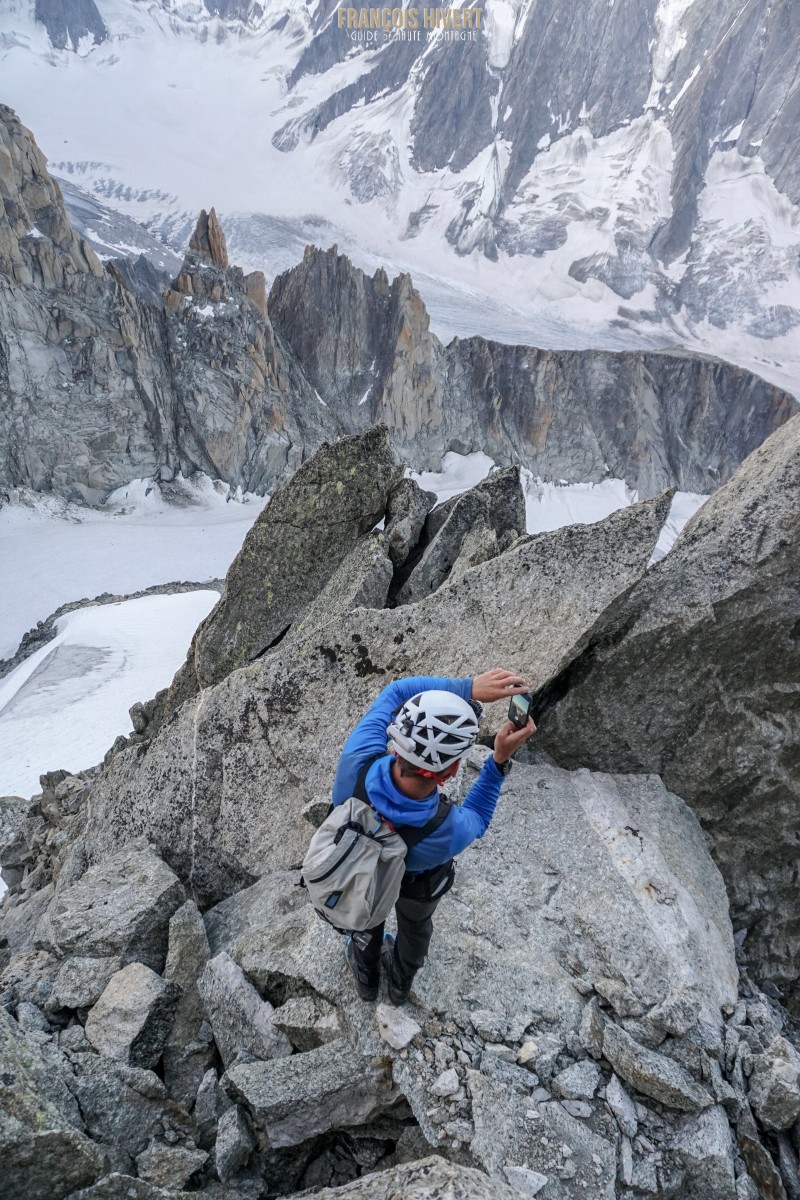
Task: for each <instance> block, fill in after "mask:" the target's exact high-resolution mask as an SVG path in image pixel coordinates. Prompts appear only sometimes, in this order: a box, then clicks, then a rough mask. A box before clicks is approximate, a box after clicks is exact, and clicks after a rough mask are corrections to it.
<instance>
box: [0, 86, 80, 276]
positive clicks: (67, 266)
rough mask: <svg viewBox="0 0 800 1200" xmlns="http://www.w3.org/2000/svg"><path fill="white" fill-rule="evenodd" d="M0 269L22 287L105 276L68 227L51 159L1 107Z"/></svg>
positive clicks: (11, 112)
mask: <svg viewBox="0 0 800 1200" xmlns="http://www.w3.org/2000/svg"><path fill="white" fill-rule="evenodd" d="M0 205H2V207H1V208H0V271H2V272H3V273H4V274H7V275H10V276H11V277H12V278H13V279H14V280H15V281H16V282H17V283H18V284H20V285H22V286H24V287H40V286H58V287H64V288H65V289H70V288H72V287H73V285H74V283H75V275H76V273H78V274H82V273H84V272H87V271H88V272H90V273H91V274H93V275H102V274H103V267H102V264H101V263H100V260H99V259H98V258H97V256H96V254H95V253H94V251H93V250H92V249H91V248H90V247H89V246H88V245H87V243H86V242H85V241H84V239H83V238H81V237H79V235H78V234H77V233H76V232H75V230H74V229H73V228H72V226H71V225H70V223H69V220H68V218H67V214H66V210H65V208H64V199H63V196H62V194H61V188H60V187H59V185H58V182H57V181H56V180H55V179H53V177H52V176H51V175H50V173H49V171H48V170H47V159H46V158H45V156H44V154H42V152H41V150H40V149H39V147H38V146H37V145H36V142H35V141H34V139H33V135H32V134H31V133H30V131H29V130H28V129H26V128H25V126H24V125H23V124H22V122H21V121H20V119H19V117H18V116H17V114H16V113H15V112H14V110H13V109H11V108H8V107H7V106H6V105H5V104H0Z"/></svg>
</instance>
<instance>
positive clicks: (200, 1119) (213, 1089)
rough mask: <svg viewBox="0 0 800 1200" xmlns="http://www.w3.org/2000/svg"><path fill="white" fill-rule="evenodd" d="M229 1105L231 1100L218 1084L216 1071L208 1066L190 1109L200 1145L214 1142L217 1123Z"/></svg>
mask: <svg viewBox="0 0 800 1200" xmlns="http://www.w3.org/2000/svg"><path fill="white" fill-rule="evenodd" d="M231 1107H232V1101H231V1100H229V1099H228V1097H227V1095H226V1093H225V1092H224V1091H223V1090H222V1088H221V1087H220V1086H219V1080H218V1079H217V1072H216V1071H215V1070H214V1068H213V1067H209V1069H208V1070H207V1071H206V1073H205V1075H204V1076H203V1078H202V1080H201V1082H200V1087H199V1088H198V1089H197V1099H196V1100H195V1104H194V1109H193V1110H192V1116H193V1117H194V1119H195V1121H196V1122H197V1128H198V1131H199V1134H200V1144H201V1145H202V1146H211V1145H213V1144H214V1139H215V1138H216V1136H217V1124H218V1122H219V1121H220V1119H221V1118H222V1117H223V1116H224V1114H225V1113H226V1112H227V1111H228V1109H229V1108H231Z"/></svg>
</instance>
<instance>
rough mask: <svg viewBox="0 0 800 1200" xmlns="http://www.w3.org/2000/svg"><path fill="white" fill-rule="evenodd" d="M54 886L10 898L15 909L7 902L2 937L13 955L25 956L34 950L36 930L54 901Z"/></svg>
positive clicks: (1, 918) (0, 919)
mask: <svg viewBox="0 0 800 1200" xmlns="http://www.w3.org/2000/svg"><path fill="white" fill-rule="evenodd" d="M53 892H54V888H53V885H52V884H51V883H50V884H46V885H45V886H44V887H43V888H39V889H38V890H36V891H32V892H25V893H23V894H22V895H20V896H19V897H16V896H15V897H10V898H9V900H13V901H15V903H14V904H13V907H12V906H11V904H10V903H9V901H7V902H6V907H5V909H4V911H3V912H2V914H0V935H2V938H3V940H4V941H5V942H6V943H7V945H8V948H9V950H10V951H11V953H12V954H25V953H27V952H28V951H29V950H32V949H33V947H34V945H35V942H36V930H37V928H38V925H39V922H40V920H41V919H42V916H43V915H44V913H46V912H47V909H48V907H49V905H50V903H51V901H52V899H53Z"/></svg>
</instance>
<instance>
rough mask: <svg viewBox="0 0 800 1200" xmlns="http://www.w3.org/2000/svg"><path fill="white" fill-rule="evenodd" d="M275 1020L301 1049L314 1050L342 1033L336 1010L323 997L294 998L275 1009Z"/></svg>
mask: <svg viewBox="0 0 800 1200" xmlns="http://www.w3.org/2000/svg"><path fill="white" fill-rule="evenodd" d="M272 1023H273V1025H274V1026H275V1028H276V1029H280V1030H281V1032H282V1033H285V1034H286V1036H287V1037H288V1039H289V1041H290V1042H291V1043H292V1045H293V1046H294V1048H295V1050H301V1051H303V1050H314V1049H315V1047H317V1046H323V1045H324V1044H325V1042H332V1041H334V1040H335V1039H336V1038H337V1037H340V1036H341V1034H342V1026H341V1022H340V1020H339V1014H338V1012H337V1010H336V1009H335V1008H334V1007H333V1005H332V1004H328V1002H327V1001H326V1000H323V999H322V997H320V996H294V997H292V999H290V1000H287V1001H286V1003H285V1004H282V1005H281V1006H280V1008H276V1009H275V1011H274V1013H273V1014H272Z"/></svg>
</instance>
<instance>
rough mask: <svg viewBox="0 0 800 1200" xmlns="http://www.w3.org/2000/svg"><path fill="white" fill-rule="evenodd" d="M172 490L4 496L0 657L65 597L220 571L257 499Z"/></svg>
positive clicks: (139, 487)
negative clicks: (96, 504)
mask: <svg viewBox="0 0 800 1200" xmlns="http://www.w3.org/2000/svg"><path fill="white" fill-rule="evenodd" d="M172 494H173V495H175V494H177V495H178V496H179V497H180V500H181V503H179V504H178V503H175V502H169V501H168V500H166V499H165V498H164V496H163V495H162V492H161V490H160V489H159V487H158V486H157V485H156V484H153V483H152V482H149V481H144V480H136V481H135V482H133V483H131V484H130V485H129V486H128V487H126V488H120V489H119V490H118V491H116V492H114V493H112V495H111V496H110V497H109V498H108V500H107V502H106V504H105V506H104V508H103V509H100V510H97V509H88V508H81V507H78V506H77V505H74V504H68V503H66V502H65V501H63V500H59V499H57V498H55V497H49V496H43V495H39V494H37V493H33V492H22V491H19V492H15V493H13V495H14V497H15V498H14V499H12V502H11V503H9V504H6V505H3V507H1V508H0V560H2V562H3V564H4V566H5V571H6V577H7V578H8V579H10V580H13V587H6V588H4V589H3V592H2V595H0V659H3V658H10V657H11V656H12V655H13V654H14V652H15V651H16V649H17V647H18V646H19V643H20V640H21V638H22V635H23V634H24V633H27V631H28V630H29V629H30V628H31V627H32V626H34V625H35V624H36V622H37V621H42V620H44V619H45V618H46V617H49V616H50V614H51V613H53V612H55V610H56V609H57V608H59V607H60V606H61V605H62V604H67V603H69V602H70V601H73V600H81V599H84V598H87V599H93V598H94V597H95V596H98V595H100V594H101V593H102V592H110V593H111V594H112V595H129V594H130V593H132V592H139V591H143V590H144V589H145V588H148V587H152V586H153V585H154V584H159V583H172V582H176V581H179V580H187V581H191V582H196V583H205V582H207V581H208V580H211V579H221V578H223V577H224V575H225V572H226V571H227V569H228V567H229V566H230V564H231V561H232V560H233V558H234V556H235V554H236V553H237V551H238V549H239V547H240V546H241V544H242V542H243V541H244V536H245V534H246V533H247V531H248V529H249V528H250V526H251V525H252V524H253V522H254V521H255V519H256V517H257V516H258V514H259V513H260V512H261V510H262V508H263V507H264V505H265V504H266V499H265V498H264V497H261V496H251V495H248V496H245V497H241V498H240V499H238V500H237V499H236V498H234V494H233V493H232V492H231V491H230V489H229V488H228V486H227V485H226V484H221V483H217V484H214V483H212V482H211V480H210V479H207V478H206V477H204V476H199V475H198V476H196V477H195V479H194V480H192V481H191V482H189V481H179V484H178V485H177V486H176V487H174V488H173V489H172ZM0 790H2V784H0Z"/></svg>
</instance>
